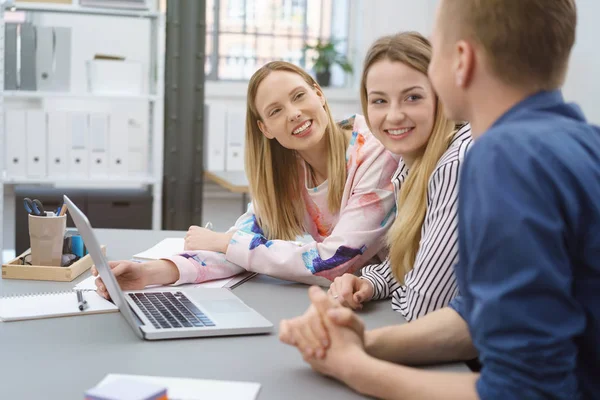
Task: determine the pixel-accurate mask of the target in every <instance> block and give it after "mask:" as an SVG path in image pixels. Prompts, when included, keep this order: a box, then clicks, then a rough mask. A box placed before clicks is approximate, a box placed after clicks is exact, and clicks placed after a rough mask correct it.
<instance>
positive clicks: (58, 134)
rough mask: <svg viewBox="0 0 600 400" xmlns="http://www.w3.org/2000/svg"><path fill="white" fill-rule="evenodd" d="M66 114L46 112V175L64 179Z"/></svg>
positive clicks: (65, 171)
mask: <svg viewBox="0 0 600 400" xmlns="http://www.w3.org/2000/svg"><path fill="white" fill-rule="evenodd" d="M67 116H68V114H67V113H66V112H64V111H50V112H48V176H49V177H51V178H58V179H65V178H66V177H67V170H68V167H67V165H68V162H69V159H68V158H67V146H69V145H70V141H69V140H67V138H68V134H67V131H68V128H67Z"/></svg>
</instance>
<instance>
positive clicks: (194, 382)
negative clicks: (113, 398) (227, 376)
mask: <svg viewBox="0 0 600 400" xmlns="http://www.w3.org/2000/svg"><path fill="white" fill-rule="evenodd" d="M117 379H134V380H137V381H141V382H148V383H153V384H156V385H160V386H165V387H167V396H168V397H169V400H200V399H220V400H255V399H256V397H257V396H258V392H259V391H260V384H259V383H254V382H234V381H215V380H206V379H190V378H167V377H159V376H142V375H118V374H108V375H107V376H106V377H105V378H104V379H103V380H102V381H101V382H100V383H99V384H98V386H97V387H101V386H103V385H106V384H107V383H110V382H113V381H115V380H117Z"/></svg>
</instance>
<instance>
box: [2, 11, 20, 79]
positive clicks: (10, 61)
mask: <svg viewBox="0 0 600 400" xmlns="http://www.w3.org/2000/svg"><path fill="white" fill-rule="evenodd" d="M17 54H18V53H17V24H10V23H7V24H6V29H5V34H4V90H17Z"/></svg>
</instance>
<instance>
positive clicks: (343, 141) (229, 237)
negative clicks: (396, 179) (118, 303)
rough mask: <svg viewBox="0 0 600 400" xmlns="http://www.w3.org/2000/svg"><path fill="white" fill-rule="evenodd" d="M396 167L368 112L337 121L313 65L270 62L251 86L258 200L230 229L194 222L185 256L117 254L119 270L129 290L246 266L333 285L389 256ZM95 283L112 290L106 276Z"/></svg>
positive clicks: (252, 178) (249, 123)
mask: <svg viewBox="0 0 600 400" xmlns="http://www.w3.org/2000/svg"><path fill="white" fill-rule="evenodd" d="M397 165H398V157H397V156H394V155H393V154H392V153H390V152H389V151H387V150H386V149H385V148H384V147H383V145H382V144H381V143H380V142H379V141H378V140H377V139H376V138H375V137H374V136H373V135H372V134H371V132H370V131H369V129H368V127H367V125H366V122H365V119H364V118H363V117H362V116H360V115H356V116H354V117H352V118H350V119H348V120H344V121H342V122H340V123H336V122H335V121H334V119H333V117H332V115H331V112H330V110H329V106H328V104H327V101H326V99H325V96H324V95H323V92H322V91H321V88H320V87H319V85H318V84H317V83H316V82H315V81H314V80H313V78H312V77H311V76H310V75H308V74H307V73H306V72H305V71H304V70H302V69H301V68H299V67H297V66H295V65H293V64H290V63H286V62H282V61H274V62H271V63H268V64H266V65H265V66H263V67H262V68H260V69H259V70H258V71H257V72H256V73H255V74H254V75H253V77H252V78H251V79H250V82H249V85H248V106H247V113H246V173H247V175H248V180H249V182H250V191H251V195H252V204H251V206H250V207H249V208H248V211H247V212H246V214H244V215H242V216H241V217H240V218H239V219H238V220H237V222H236V224H235V226H234V227H232V228H231V229H230V230H229V231H228V232H226V233H218V232H213V231H210V230H208V229H203V228H199V227H191V228H190V230H189V231H188V235H187V236H186V251H185V252H183V253H181V254H177V255H174V256H172V257H169V258H167V259H163V260H158V261H151V262H147V263H134V262H131V261H115V262H111V268H112V269H113V272H114V274H115V276H116V277H117V279H118V281H119V283H120V285H121V287H122V288H123V289H126V290H131V289H141V288H143V287H145V286H147V285H156V284H173V283H175V284H181V283H198V282H203V281H208V280H213V279H219V278H225V277H229V276H232V275H235V274H238V273H240V272H243V271H252V272H258V273H263V274H267V275H270V276H274V277H277V278H281V279H286V280H291V281H297V282H303V283H307V284H319V285H327V286H328V285H329V284H330V283H331V281H332V280H333V279H334V278H335V277H337V276H341V275H343V274H344V273H346V272H355V271H356V270H358V269H360V268H361V267H363V266H364V265H366V264H368V263H369V260H371V259H374V258H375V259H377V258H379V259H380V260H382V259H384V258H385V256H386V249H385V241H384V240H383V238H384V236H385V233H386V232H387V230H388V229H389V227H390V226H391V224H392V222H393V220H394V215H395V206H394V189H393V185H392V183H391V177H392V174H393V173H394V171H395V169H396V167H397ZM300 238H302V239H300ZM307 238H308V240H307ZM94 272H95V271H94ZM96 284H97V286H98V289H99V292H100V294H102V295H104V296H105V297H107V296H108V293H107V292H106V289H105V287H104V285H103V283H102V281H101V280H100V279H98V280H97V282H96Z"/></svg>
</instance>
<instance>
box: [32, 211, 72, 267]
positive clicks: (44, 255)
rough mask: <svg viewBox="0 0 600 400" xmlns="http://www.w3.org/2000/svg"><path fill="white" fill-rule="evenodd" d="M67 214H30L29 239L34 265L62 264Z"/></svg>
mask: <svg viewBox="0 0 600 400" xmlns="http://www.w3.org/2000/svg"><path fill="white" fill-rule="evenodd" d="M66 228H67V216H66V215H63V216H52V217H39V216H37V215H31V214H30V215H29V241H30V243H31V263H32V264H33V265H48V266H57V267H60V266H61V261H62V253H63V251H62V250H63V237H64V236H65V230H66Z"/></svg>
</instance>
